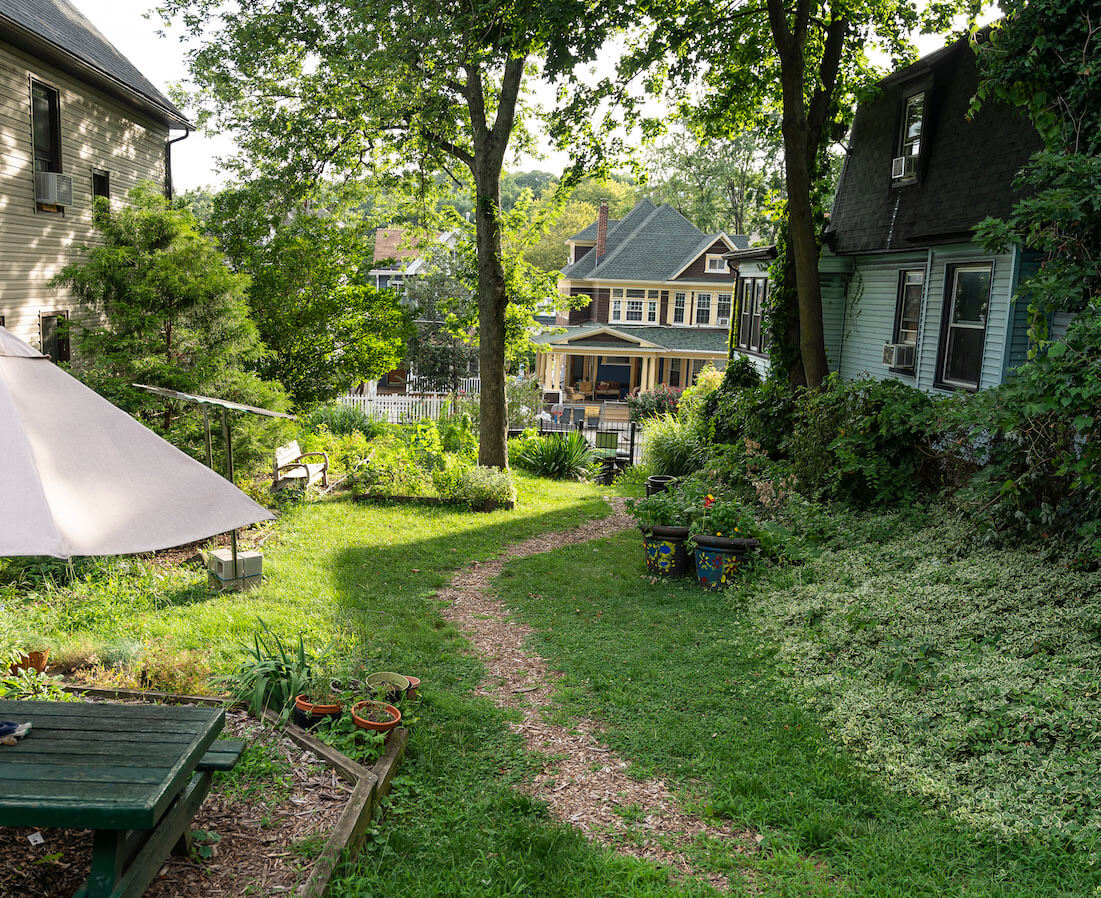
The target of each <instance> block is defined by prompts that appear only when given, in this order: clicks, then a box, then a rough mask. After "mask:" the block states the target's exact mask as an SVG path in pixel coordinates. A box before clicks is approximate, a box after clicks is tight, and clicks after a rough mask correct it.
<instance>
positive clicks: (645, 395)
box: [627, 384, 681, 421]
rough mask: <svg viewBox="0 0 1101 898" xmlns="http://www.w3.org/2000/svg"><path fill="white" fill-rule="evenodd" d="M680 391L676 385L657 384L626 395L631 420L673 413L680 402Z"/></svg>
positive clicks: (642, 419) (643, 419) (641, 419)
mask: <svg viewBox="0 0 1101 898" xmlns="http://www.w3.org/2000/svg"><path fill="white" fill-rule="evenodd" d="M680 396H681V391H680V390H678V389H677V388H676V387H670V386H667V385H666V384H658V385H657V386H656V387H655V388H654V389H652V390H646V391H644V392H639V393H638V394H637V395H635V396H628V397H627V408H628V410H629V414H630V416H631V420H632V421H645V420H647V419H649V418H653V417H655V416H656V415H667V414H673V413H675V412H676V410H677V406H678V405H679V403H680Z"/></svg>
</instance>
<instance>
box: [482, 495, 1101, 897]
mask: <svg viewBox="0 0 1101 898" xmlns="http://www.w3.org/2000/svg"><path fill="white" fill-rule="evenodd" d="M819 523H820V524H821V523H822V521H819ZM833 523H834V528H835V529H836V532H834V533H832V534H830V535H829V536H823V537H822V539H823V543H822V546H821V549H822V551H821V552H820V554H819V555H818V557H817V558H816V559H814V560H812V561H810V562H808V563H807V564H805V565H802V566H799V567H794V568H786V569H780V570H764V571H760V572H757V573H756V574H755V575H753V576H751V577H750V579H749V580H748V581H747V582H746V583H744V584H743V585H742V587H741V588H740V589H738V590H734V591H732V592H731V593H729V594H727V595H712V594H706V593H704V592H702V591H700V590H698V589H697V588H696V587H695V586H694V585H692V584H690V583H689V582H688V581H679V582H676V583H670V582H660V581H659V582H654V581H653V579H652V578H650V577H648V576H646V575H645V571H644V568H643V565H642V552H641V546H640V541H639V538H638V535H637V534H635V533H626V534H622V535H619V536H616V537H613V538H611V539H608V540H604V541H601V542H599V543H594V544H589V545H586V546H584V547H575V548H566V549H562V550H559V551H556V552H554V553H551V554H548V555H543V556H536V557H533V558H528V559H522V560H517V561H514V562H511V563H510V564H509V565H508V566H507V567H506V568H505V570H504V572H503V573H502V575H501V577H500V578H499V580H498V585H499V589H500V592H501V595H502V598H504V599H505V601H506V602H507V603H508V604H509V605H510V606H511V607H513V608H514V609H515V610H516V611H517V612H518V613H519V614H520V616H521V617H522V618H523V619H524V620H525V621H526V622H528V623H529V624H531V625H532V626H533V627H534V628H535V630H536V634H535V635H534V637H533V645H534V646H535V647H536V648H537V649H538V650H539V651H540V652H541V653H542V654H543V655H544V656H545V657H547V658H548V659H549V660H550V662H551V664H552V665H553V666H555V667H557V668H559V669H561V670H563V671H564V672H565V673H566V674H567V677H566V680H565V682H564V685H563V687H562V690H561V694H560V701H561V705H562V711H563V713H565V714H567V715H569V716H574V715H576V716H588V717H592V718H594V719H597V720H599V721H601V722H603V723H604V724H605V725H606V726H607V743H608V744H609V745H610V746H612V747H613V748H614V749H615V750H616V751H617V752H619V753H620V754H621V755H622V756H623V757H624V758H626V759H628V760H629V761H631V763H632V765H633V768H634V770H635V771H637V773H638V775H640V776H653V775H660V776H661V777H663V778H666V779H667V781H670V782H672V783H675V784H679V786H680V788H681V790H682V794H683V796H684V800H685V802H686V803H688V804H689V805H690V806H692V807H694V808H696V809H697V810H699V811H700V812H701V813H704V814H710V815H714V816H715V817H717V818H719V819H725V820H730V821H733V822H734V824H735V826H750V827H754V828H756V829H757V830H758V831H759V832H760V833H761V834H762V835H763V837H764V838H763V841H762V848H763V851H762V852H761V853H759V854H758V855H757V856H756V857H750V858H747V859H745V860H744V861H743V863H745V864H746V865H748V866H749V867H751V868H753V869H755V870H756V871H758V872H759V873H760V874H763V876H762V877H761V878H760V879H759V880H758V885H759V886H760V887H761V889H762V890H763V894H765V895H849V894H856V895H877V896H879V895H882V896H887V895H929V896H933V895H960V896H962V895H973V896H978V895H982V896H1010V895H1013V896H1035V895H1044V896H1056V895H1058V896H1063V895H1066V896H1070V895H1079V896H1080V895H1089V894H1098V893H1101V892H1098V891H1096V890H1101V870H1099V869H1098V862H1099V858H1098V855H1097V854H1096V853H1095V852H1096V846H1097V838H1096V832H1097V826H1098V822H1099V820H1098V814H1097V811H1096V801H1097V798H1096V791H1095V787H1096V785H1097V783H1098V779H1097V777H1096V771H1097V769H1098V768H1097V765H1098V761H1099V759H1101V746H1099V744H1098V742H1099V740H1098V738H1097V736H1098V724H1097V720H1098V717H1097V702H1098V695H1099V690H1098V688H1097V677H1098V673H1097V671H1098V669H1099V666H1098V650H1099V647H1098V645H1097V640H1096V635H1095V633H1094V632H1093V630H1092V628H1090V627H1089V626H1087V623H1088V621H1090V620H1093V619H1094V617H1095V616H1096V614H1097V613H1098V611H1099V610H1101V600H1099V593H1098V587H1099V585H1101V580H1099V578H1098V576H1097V575H1096V574H1075V573H1073V572H1070V571H1066V570H1064V569H1061V568H1060V567H1059V566H1058V565H1057V563H1055V562H1054V561H1053V560H1051V559H1044V558H1042V557H1040V556H1038V555H1035V554H1029V553H1026V552H1023V551H1016V552H1013V551H1006V550H1003V551H1000V552H994V551H991V550H987V549H978V550H975V551H973V552H970V553H969V552H961V551H960V548H959V547H960V546H961V544H963V542H964V540H963V536H964V534H963V532H962V531H963V527H962V526H961V525H955V524H951V523H950V522H946V521H944V520H942V519H939V518H935V519H930V520H923V519H922V516H921V515H920V514H914V515H911V516H908V517H903V516H898V515H885V516H879V517H868V518H865V519H857V518H850V517H845V516H840V517H839V518H838V519H837V520H836V521H834V522H833ZM594 547H595V548H596V549H597V551H595V552H594ZM533 584H538V586H537V587H535V588H533ZM1033 643H1036V644H1037V645H1039V646H1041V648H1039V649H1037V648H1036V647H1034V646H1033ZM1043 646H1047V649H1043V648H1042V647H1043ZM1091 684H1092V685H1091ZM1060 697H1062V703H1061V704H1060ZM965 710H966V711H967V712H968V713H967V714H965V713H964V711H965ZM971 714H973V717H972V716H969V715H971ZM984 719H985V720H987V721H989V720H991V719H992V720H994V721H1001V722H1003V726H1002V727H999V726H996V725H995V726H990V725H989V723H988V724H987V726H986V729H984V730H982V731H980V730H979V726H980V722H981V721H982V720H984ZM1071 719H1073V720H1075V721H1076V726H1074V727H1073V728H1072V727H1071V725H1070V723H1069V721H1070V720H1071ZM968 721H971V724H972V725H971V727H970V729H969V728H968ZM1012 722H1018V723H1020V726H1017V727H1015V726H1014V725H1013V723H1012ZM1026 723H1027V724H1028V726H1026V725H1025V724H1026ZM1003 727H1004V728H1003ZM1064 727H1065V729H1064ZM1039 730H1045V732H1046V731H1048V730H1050V733H1049V736H1050V738H1048V739H1046V740H1044V741H1039V742H1038V741H1036V739H1037V737H1036V735H1035V734H1036V732H1038V731H1039ZM967 735H969V736H970V741H967V740H966V739H964V736H967ZM846 743H847V745H846ZM1090 782H1092V783H1093V788H1090V787H1089V786H1088V784H1089V783H1090ZM1034 815H1035V818H1034ZM697 861H698V863H699V864H700V865H702V866H707V867H711V868H713V869H717V870H725V869H727V868H728V867H729V866H730V865H731V864H734V863H737V861H736V860H734V859H732V858H729V857H727V856H725V855H724V854H723V853H722V852H721V851H719V850H712V851H710V852H705V851H701V852H700V853H699V855H698V857H697Z"/></svg>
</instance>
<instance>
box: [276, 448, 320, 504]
mask: <svg viewBox="0 0 1101 898" xmlns="http://www.w3.org/2000/svg"><path fill="white" fill-rule="evenodd" d="M314 457H317V458H320V459H321V461H319V462H306V461H303V459H306V458H314ZM318 480H320V481H321V485H322V486H325V487H327V486H328V485H329V456H328V455H326V454H325V453H324V452H303V451H302V447H301V446H299V445H298V440H292V441H291V442H289V443H287V445H286V446H280V447H279V448H278V449H276V450H275V470H274V472H273V475H272V485H271V488H272V491H273V492H275V491H278V490H281V489H284V488H286V487H288V486H293V487H298V488H300V489H305V488H306V487H308V486H310V485H312V484H313V483H314V482H316V481H318Z"/></svg>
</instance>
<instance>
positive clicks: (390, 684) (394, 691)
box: [367, 670, 420, 705]
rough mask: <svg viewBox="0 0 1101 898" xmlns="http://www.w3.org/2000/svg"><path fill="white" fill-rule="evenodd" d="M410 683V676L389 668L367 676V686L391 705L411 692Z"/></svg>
mask: <svg viewBox="0 0 1101 898" xmlns="http://www.w3.org/2000/svg"><path fill="white" fill-rule="evenodd" d="M417 682H420V681H419V680H418V681H417ZM409 685H410V684H409V678H408V677H404V676H402V675H401V674H399V673H394V672H392V671H389V670H380V671H378V672H377V673H373V674H369V675H368V676H367V688H368V689H370V690H371V692H373V693H375V694H376V698H378V699H382V700H385V701H387V702H389V703H390V704H391V705H394V704H397V703H398V702H400V701H401V700H402V699H403V698H405V696H406V694H407V693H408V692H409Z"/></svg>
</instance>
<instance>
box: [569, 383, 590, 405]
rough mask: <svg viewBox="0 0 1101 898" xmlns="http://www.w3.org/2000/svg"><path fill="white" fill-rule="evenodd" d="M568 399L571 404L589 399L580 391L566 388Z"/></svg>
mask: <svg viewBox="0 0 1101 898" xmlns="http://www.w3.org/2000/svg"><path fill="white" fill-rule="evenodd" d="M566 398H567V399H569V401H570V402H580V401H581V400H583V399H588V397H587V396H586V395H585V394H584V393H582V392H581V391H580V390H579V389H575V388H574V387H571V386H567V387H566Z"/></svg>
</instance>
